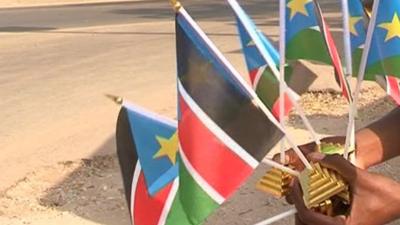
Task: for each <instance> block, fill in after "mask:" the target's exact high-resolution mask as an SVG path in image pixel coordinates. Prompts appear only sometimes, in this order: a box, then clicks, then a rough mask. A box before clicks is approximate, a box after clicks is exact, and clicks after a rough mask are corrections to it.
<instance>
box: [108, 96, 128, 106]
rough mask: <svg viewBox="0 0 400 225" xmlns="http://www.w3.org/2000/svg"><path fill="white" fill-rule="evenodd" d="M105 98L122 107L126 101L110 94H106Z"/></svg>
mask: <svg viewBox="0 0 400 225" xmlns="http://www.w3.org/2000/svg"><path fill="white" fill-rule="evenodd" d="M104 96H105V97H106V98H108V99H110V100H111V101H113V102H114V103H115V104H117V105H122V103H123V101H124V99H123V98H122V97H120V96H116V95H110V94H104Z"/></svg>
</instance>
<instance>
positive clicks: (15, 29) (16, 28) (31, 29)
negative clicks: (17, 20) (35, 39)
mask: <svg viewBox="0 0 400 225" xmlns="http://www.w3.org/2000/svg"><path fill="white" fill-rule="evenodd" d="M56 29H57V28H54V27H24V26H9V27H0V32H10V33H18V32H43V31H50V30H56Z"/></svg>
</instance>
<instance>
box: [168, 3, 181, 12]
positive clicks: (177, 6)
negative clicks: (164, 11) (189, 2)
mask: <svg viewBox="0 0 400 225" xmlns="http://www.w3.org/2000/svg"><path fill="white" fill-rule="evenodd" d="M170 3H171V5H172V8H174V10H175V12H178V11H179V9H180V8H181V7H182V4H181V3H180V2H179V1H178V0H170Z"/></svg>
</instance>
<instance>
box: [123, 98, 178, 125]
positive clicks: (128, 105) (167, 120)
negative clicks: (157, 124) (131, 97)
mask: <svg viewBox="0 0 400 225" xmlns="http://www.w3.org/2000/svg"><path fill="white" fill-rule="evenodd" d="M122 106H124V107H125V108H127V109H130V110H132V111H135V112H137V113H140V114H142V115H143V116H146V117H149V118H152V119H154V120H157V121H161V122H164V123H166V124H167V125H169V126H171V127H177V124H178V123H177V121H175V120H173V119H171V118H168V117H166V116H162V115H159V114H156V113H154V112H152V111H150V110H147V109H145V108H143V107H141V106H138V105H135V104H133V103H130V102H127V101H124V102H123V103H122Z"/></svg>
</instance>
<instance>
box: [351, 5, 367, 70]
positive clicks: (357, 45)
mask: <svg viewBox="0 0 400 225" xmlns="http://www.w3.org/2000/svg"><path fill="white" fill-rule="evenodd" d="M347 2H348V7H349V15H350V18H349V27H350V41H351V54H352V64H353V75H354V76H357V74H358V69H359V68H360V62H361V56H362V52H363V50H364V46H365V38H366V35H367V27H368V22H369V19H368V18H367V15H366V14H365V11H364V8H363V6H362V3H361V1H360V0H348V1H347Z"/></svg>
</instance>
